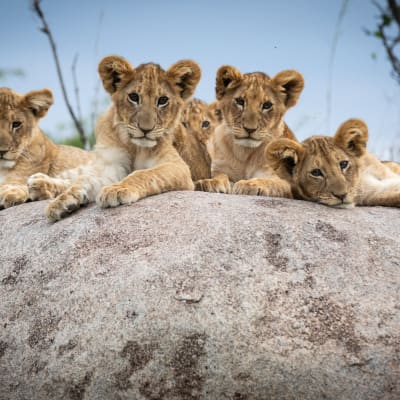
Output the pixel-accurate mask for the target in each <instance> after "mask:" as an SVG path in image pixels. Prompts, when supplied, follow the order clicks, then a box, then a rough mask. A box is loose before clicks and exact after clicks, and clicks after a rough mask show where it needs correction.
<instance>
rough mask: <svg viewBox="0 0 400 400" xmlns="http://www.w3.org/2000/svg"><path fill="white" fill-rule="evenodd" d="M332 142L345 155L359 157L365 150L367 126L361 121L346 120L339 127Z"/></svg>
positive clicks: (355, 119) (354, 119)
mask: <svg viewBox="0 0 400 400" xmlns="http://www.w3.org/2000/svg"><path fill="white" fill-rule="evenodd" d="M333 140H334V142H335V144H336V145H338V146H339V147H341V148H342V149H343V150H344V151H346V152H347V153H350V154H352V155H355V156H357V157H361V156H362V155H363V154H364V153H365V151H366V149H367V142H368V126H367V124H366V123H365V122H364V121H362V120H361V119H357V118H352V119H348V120H347V121H345V122H343V124H342V125H340V126H339V128H338V130H337V131H336V134H335V136H334V137H333Z"/></svg>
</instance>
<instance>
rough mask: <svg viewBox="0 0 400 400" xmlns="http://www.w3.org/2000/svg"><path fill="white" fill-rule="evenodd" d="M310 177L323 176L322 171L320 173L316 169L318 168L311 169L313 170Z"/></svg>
mask: <svg viewBox="0 0 400 400" xmlns="http://www.w3.org/2000/svg"><path fill="white" fill-rule="evenodd" d="M311 175H312V176H324V174H323V173H322V171H321V170H320V169H318V168H316V169H313V170H312V171H311Z"/></svg>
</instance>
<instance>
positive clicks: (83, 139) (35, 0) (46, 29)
mask: <svg viewBox="0 0 400 400" xmlns="http://www.w3.org/2000/svg"><path fill="white" fill-rule="evenodd" d="M40 3H41V0H32V9H33V11H34V12H35V13H36V15H37V16H38V17H39V19H40V21H41V23H42V24H43V26H42V27H40V30H41V31H42V32H43V33H44V34H45V35H46V36H47V38H48V39H49V42H50V47H51V50H52V53H53V58H54V62H55V64H56V70H57V76H58V80H59V81H60V85H61V91H62V93H63V97H64V101H65V104H66V106H67V109H68V112H69V114H70V115H71V118H72V120H73V121H74V124H75V127H76V129H77V130H78V133H79V137H80V139H81V142H82V145H83V147H84V148H86V147H87V138H86V134H85V131H84V129H83V126H82V124H81V123H80V121H79V119H78V118H77V116H76V115H75V113H74V110H73V108H72V106H71V103H70V101H69V98H68V94H67V90H66V88H65V84H64V78H63V75H62V71H61V66H60V61H59V58H58V53H57V47H56V43H55V41H54V38H53V35H52V33H51V30H50V27H49V25H48V23H47V20H46V18H45V16H44V13H43V11H42V9H41V7H40Z"/></svg>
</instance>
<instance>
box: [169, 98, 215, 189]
mask: <svg viewBox="0 0 400 400" xmlns="http://www.w3.org/2000/svg"><path fill="white" fill-rule="evenodd" d="M181 122H182V124H181V125H180V126H179V127H177V129H176V131H175V135H174V147H175V148H176V149H177V151H178V153H179V155H180V156H181V157H182V158H183V160H184V161H185V162H186V164H187V165H188V166H189V168H190V172H191V175H192V180H193V181H197V180H199V179H206V178H211V157H210V153H209V146H210V141H211V140H212V136H213V133H214V130H215V128H216V127H217V125H219V124H220V122H221V119H220V113H219V110H218V109H216V105H215V103H212V104H207V103H205V102H203V101H201V100H198V99H193V100H190V101H189V102H188V103H186V105H185V108H184V110H183V112H182V117H181Z"/></svg>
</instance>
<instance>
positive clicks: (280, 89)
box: [196, 66, 304, 197]
mask: <svg viewBox="0 0 400 400" xmlns="http://www.w3.org/2000/svg"><path fill="white" fill-rule="evenodd" d="M303 87H304V80H303V77H302V75H301V74H300V73H298V72H297V71H292V70H289V71H282V72H280V73H278V74H277V75H276V76H274V77H273V78H270V77H269V76H268V75H266V74H264V73H262V72H254V73H249V74H242V73H241V72H240V71H238V70H237V69H236V68H234V67H232V66H223V67H221V68H219V69H218V71H217V80H216V96H217V100H218V107H219V108H220V109H221V111H222V116H223V123H222V124H221V125H220V126H219V127H218V128H217V129H216V131H215V135H214V139H213V141H212V149H211V153H212V167H211V173H212V176H213V178H212V179H202V180H199V181H197V182H196V189H197V190H204V191H209V192H221V193H230V192H232V193H236V194H249V195H251V194H253V195H265V196H283V197H292V194H291V191H290V185H289V184H288V183H287V182H286V181H285V180H282V179H280V178H279V177H278V176H277V175H276V174H275V173H274V171H273V170H272V169H271V167H270V166H269V165H268V162H267V160H266V158H265V148H266V146H267V145H268V143H269V142H270V141H271V140H273V139H274V138H278V137H286V138H290V139H295V136H294V135H293V133H292V132H291V131H290V129H289V128H288V127H287V125H286V124H285V122H284V121H283V117H284V115H285V113H286V111H287V109H288V108H290V107H293V106H294V105H295V104H296V103H297V100H298V98H299V96H300V93H301V91H302V90H303ZM231 182H233V183H234V184H233V186H232V187H231Z"/></svg>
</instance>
